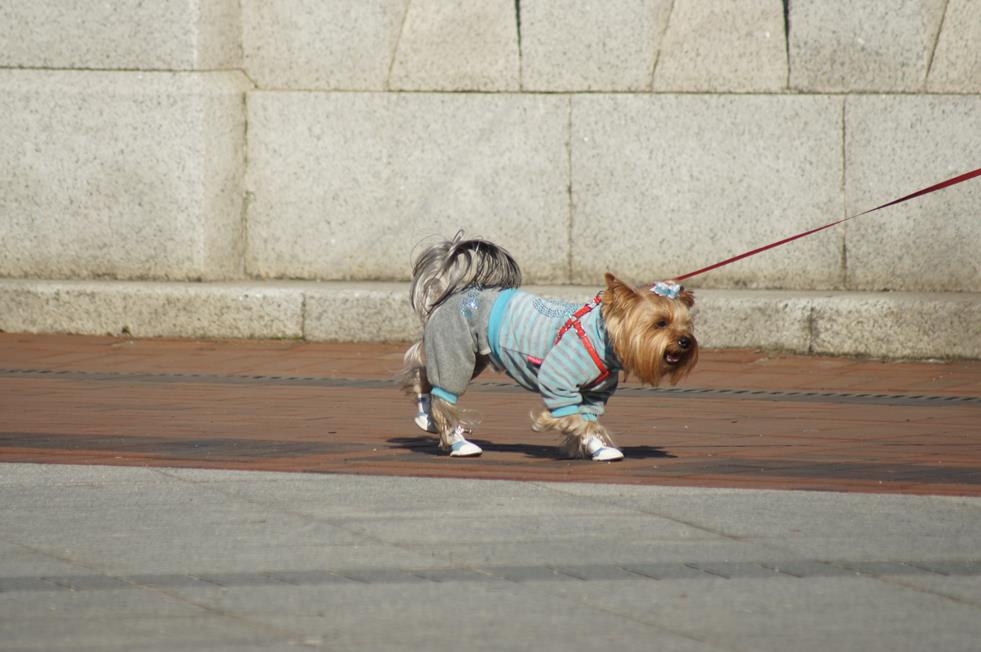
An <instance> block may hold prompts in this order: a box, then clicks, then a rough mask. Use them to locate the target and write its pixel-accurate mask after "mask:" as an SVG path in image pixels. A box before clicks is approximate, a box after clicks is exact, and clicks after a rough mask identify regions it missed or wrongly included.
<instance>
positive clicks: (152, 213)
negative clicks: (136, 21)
mask: <svg viewBox="0 0 981 652" xmlns="http://www.w3.org/2000/svg"><path fill="white" fill-rule="evenodd" d="M246 88H248V85H247V83H246V81H245V78H244V77H243V76H242V75H241V74H239V73H130V72H50V71H20V70H5V71H0V114H2V115H4V116H5V119H4V120H3V121H2V122H0V275H5V276H14V277H40V278H75V279H81V278H118V279H137V278H139V279H171V280H193V279H216V278H228V277H233V276H237V275H239V274H240V269H241V251H242V233H241V220H242V196H243V187H242V183H243V176H244V165H245V161H244V139H245V116H244V107H243V98H244V92H245V90H246Z"/></svg>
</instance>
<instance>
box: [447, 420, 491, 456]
mask: <svg viewBox="0 0 981 652" xmlns="http://www.w3.org/2000/svg"><path fill="white" fill-rule="evenodd" d="M464 432H465V431H464V430H463V428H461V427H460V426H457V427H456V431H454V433H453V439H452V443H451V444H450V457H477V456H478V455H480V454H481V453H483V452H484V449H482V448H481V447H480V446H478V445H477V444H475V443H473V442H471V441H467V440H466V438H465V437H464V436H463V433H464Z"/></svg>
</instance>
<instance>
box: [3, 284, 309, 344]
mask: <svg viewBox="0 0 981 652" xmlns="http://www.w3.org/2000/svg"><path fill="white" fill-rule="evenodd" d="M0 306H2V308H0V330H3V331H8V332H21V333H70V334H79V335H132V336H134V337H245V338H250V337H261V338H279V337H300V336H301V335H302V324H303V294H302V292H300V291H297V290H295V289H289V288H280V287H263V286H261V285H258V286H257V285H250V284H236V283H217V284H216V283H142V282H125V281H31V280H11V279H7V280H4V281H2V282H0Z"/></svg>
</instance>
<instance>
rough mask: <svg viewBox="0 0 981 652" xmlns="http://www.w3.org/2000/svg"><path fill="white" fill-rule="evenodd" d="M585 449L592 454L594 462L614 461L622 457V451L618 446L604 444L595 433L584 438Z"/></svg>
mask: <svg viewBox="0 0 981 652" xmlns="http://www.w3.org/2000/svg"><path fill="white" fill-rule="evenodd" d="M586 450H587V451H589V454H590V455H592V456H593V461H594V462H615V461H617V460H622V459H623V453H622V452H620V449H619V448H613V447H612V446H604V445H603V442H602V441H600V438H599V437H597V436H596V435H593V436H592V437H590V438H589V439H587V440H586Z"/></svg>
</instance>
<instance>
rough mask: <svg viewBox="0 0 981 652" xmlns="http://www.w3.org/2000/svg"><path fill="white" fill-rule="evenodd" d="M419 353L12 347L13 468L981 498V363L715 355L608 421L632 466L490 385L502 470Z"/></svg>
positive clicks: (256, 347) (69, 342)
mask: <svg viewBox="0 0 981 652" xmlns="http://www.w3.org/2000/svg"><path fill="white" fill-rule="evenodd" d="M402 348H403V347H402V346H401V345H392V344H384V345H381V344H371V345H365V344H357V345H354V344H327V343H311V342H299V341H227V342H217V341H187V340H133V339H119V338H101V337H67V336H40V335H18V334H0V415H2V418H3V421H2V425H0V462H40V463H68V464H109V465H130V466H133V465H147V466H171V467H195V468H223V469H254V470H271V471H298V472H328V473H335V472H337V473H354V474H385V475H417V476H439V477H469V478H496V479H537V480H552V481H567V480H574V481H584V482H605V483H630V484H657V485H685V486H711V487H753V488H774V489H810V490H839V491H861V492H888V493H917V494H951V495H973V496H981V362H978V361H955V362H945V363H939V362H938V363H932V362H879V361H869V360H854V359H844V358H825V357H815V358H809V357H801V356H784V355H774V354H771V355H768V354H765V353H760V352H753V351H706V352H704V353H703V356H702V360H701V362H700V366H699V368H698V369H696V371H695V372H694V373H693V374H692V375H691V376H690V377H689V379H688V380H687V381H686V382H685V383H684V384H683V386H681V387H679V388H675V389H671V390H668V391H665V390H656V391H655V390H651V389H649V388H642V387H639V386H636V385H632V384H629V383H628V384H627V385H626V386H624V387H623V389H622V390H621V391H619V392H618V393H617V395H616V396H615V397H614V398H613V400H612V401H611V404H610V406H609V411H608V415H607V416H606V417H605V418H604V422H605V423H606V424H607V425H608V427H610V428H611V429H612V430H613V431H614V432H615V433H617V435H618V441H619V443H620V444H621V446H622V447H623V449H624V452H625V453H626V455H627V459H626V460H625V461H623V462H621V463H617V464H597V463H594V462H589V461H578V460H566V459H562V458H560V457H558V456H557V453H556V450H555V448H554V446H553V444H554V438H553V437H552V436H550V435H542V434H538V433H534V432H532V431H531V430H530V428H529V417H528V415H529V413H530V412H531V411H532V410H537V409H538V408H539V405H540V403H539V401H538V399H537V397H536V396H534V395H533V394H530V393H528V392H524V391H522V390H520V389H519V388H517V387H516V386H515V385H513V384H512V383H510V382H509V381H508V380H507V379H506V378H504V377H501V376H497V375H493V374H490V375H485V376H481V378H479V379H478V381H477V382H476V383H475V385H474V386H473V387H472V389H471V390H470V391H469V392H468V394H467V396H466V398H465V404H466V405H467V406H468V407H472V408H474V409H476V410H478V411H479V412H480V413H481V414H482V415H483V422H482V425H481V428H480V429H479V430H478V432H477V434H476V436H475V437H474V439H475V441H477V442H478V443H480V445H481V446H482V447H483V448H484V450H485V453H484V455H483V456H482V457H481V458H479V459H470V460H458V459H450V458H448V457H446V456H443V455H440V454H439V453H438V451H437V450H436V447H435V445H434V443H433V440H432V439H431V438H430V437H429V436H428V435H426V434H425V433H422V432H420V431H418V430H417V429H415V426H414V425H413V424H412V421H411V418H410V417H411V414H412V408H411V406H410V405H409V404H408V403H407V402H406V401H405V399H404V398H403V397H402V396H401V395H400V394H399V392H398V390H397V389H396V388H395V387H394V385H393V384H392V383H391V377H392V375H393V374H394V373H395V371H397V369H398V367H399V365H400V361H401V350H402Z"/></svg>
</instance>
